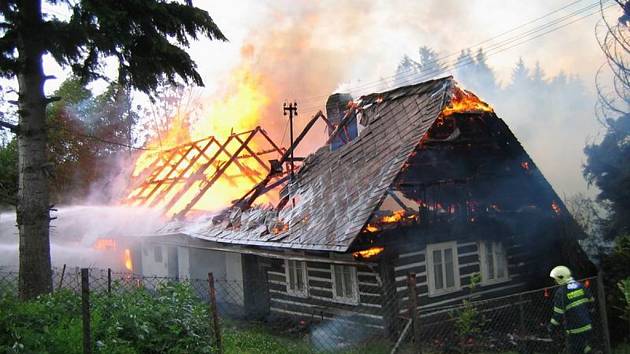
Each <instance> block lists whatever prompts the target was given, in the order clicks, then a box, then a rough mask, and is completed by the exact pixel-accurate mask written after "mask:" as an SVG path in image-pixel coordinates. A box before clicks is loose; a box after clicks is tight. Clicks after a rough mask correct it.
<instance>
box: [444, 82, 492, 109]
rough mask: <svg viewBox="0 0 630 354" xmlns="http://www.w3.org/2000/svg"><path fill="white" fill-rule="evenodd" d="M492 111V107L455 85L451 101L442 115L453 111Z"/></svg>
mask: <svg viewBox="0 0 630 354" xmlns="http://www.w3.org/2000/svg"><path fill="white" fill-rule="evenodd" d="M466 112H493V110H492V107H490V105H489V104H487V103H485V102H484V101H482V100H480V99H479V97H477V96H476V95H475V94H474V93H472V92H470V91H467V90H462V89H461V88H459V87H457V86H455V87H454V88H453V96H452V97H451V101H450V103H449V104H448V106H446V107H445V108H444V110H443V111H442V115H443V116H444V117H446V116H449V115H451V114H453V113H466Z"/></svg>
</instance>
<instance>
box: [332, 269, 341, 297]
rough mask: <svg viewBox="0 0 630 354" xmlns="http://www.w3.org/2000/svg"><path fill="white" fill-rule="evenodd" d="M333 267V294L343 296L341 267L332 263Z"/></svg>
mask: <svg viewBox="0 0 630 354" xmlns="http://www.w3.org/2000/svg"><path fill="white" fill-rule="evenodd" d="M333 268H334V273H335V294H336V295H337V296H343V275H342V272H343V269H342V267H340V266H338V265H334V266H333Z"/></svg>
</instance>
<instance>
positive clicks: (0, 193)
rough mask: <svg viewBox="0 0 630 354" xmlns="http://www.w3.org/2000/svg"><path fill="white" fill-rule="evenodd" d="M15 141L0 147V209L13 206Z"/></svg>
mask: <svg viewBox="0 0 630 354" xmlns="http://www.w3.org/2000/svg"><path fill="white" fill-rule="evenodd" d="M17 164H18V154H17V140H16V139H15V138H13V139H11V141H10V142H8V143H6V144H2V145H0V207H2V206H6V205H15V204H16V200H17V189H18V188H17V186H18V170H17Z"/></svg>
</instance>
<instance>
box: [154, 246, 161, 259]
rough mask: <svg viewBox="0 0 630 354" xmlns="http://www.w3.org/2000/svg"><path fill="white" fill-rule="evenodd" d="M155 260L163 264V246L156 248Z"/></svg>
mask: <svg viewBox="0 0 630 354" xmlns="http://www.w3.org/2000/svg"><path fill="white" fill-rule="evenodd" d="M153 259H154V260H155V261H156V262H158V263H162V246H155V249H153Z"/></svg>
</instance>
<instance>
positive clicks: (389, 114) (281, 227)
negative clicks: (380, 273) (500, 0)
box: [160, 77, 454, 252]
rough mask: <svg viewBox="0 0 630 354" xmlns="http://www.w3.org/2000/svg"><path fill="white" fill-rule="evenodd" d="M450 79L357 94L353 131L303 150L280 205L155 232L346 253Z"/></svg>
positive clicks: (442, 100)
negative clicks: (338, 143)
mask: <svg viewBox="0 0 630 354" xmlns="http://www.w3.org/2000/svg"><path fill="white" fill-rule="evenodd" d="M453 86H454V82H453V79H452V77H446V78H442V79H437V80H432V81H427V82H424V83H420V84H417V85H412V86H406V87H401V88H397V89H394V90H391V91H387V92H384V93H376V94H371V95H367V96H363V97H361V98H360V100H358V112H360V114H361V117H360V120H361V122H362V124H363V125H364V126H365V128H364V129H363V130H362V131H361V133H360V135H359V136H358V137H357V138H355V139H353V140H352V141H350V142H348V143H347V144H345V145H343V146H342V147H340V148H339V149H337V150H334V151H331V150H330V147H328V146H324V147H322V148H320V149H319V150H318V151H317V152H315V153H314V154H312V155H310V156H309V157H308V158H307V159H306V160H305V161H304V164H303V165H302V167H301V168H300V170H299V171H298V172H297V173H296V176H295V178H294V180H293V182H292V183H291V184H290V185H289V186H288V189H289V192H290V195H291V196H292V197H294V198H295V206H293V205H292V203H291V202H289V203H288V204H287V206H286V207H285V208H284V209H282V210H281V211H279V212H278V211H277V210H274V209H272V208H262V207H254V208H251V209H248V210H246V211H243V212H241V211H240V209H238V208H234V209H233V210H232V213H231V214H230V216H229V218H226V220H224V221H223V222H222V223H219V224H213V223H212V221H211V220H210V219H208V221H207V222H206V223H201V224H200V223H199V222H196V223H195V227H194V229H189V227H187V226H186V225H185V224H184V223H182V222H175V223H172V224H170V225H169V226H167V227H166V228H164V229H162V230H161V231H160V233H161V234H173V233H184V234H187V235H190V236H192V237H196V238H200V239H206V240H209V241H216V242H222V243H234V244H240V245H256V246H268V247H282V248H293V249H304V250H322V251H337V252H345V251H347V250H348V248H349V247H350V245H351V244H352V242H353V241H354V239H355V238H356V237H357V236H358V235H359V233H360V232H361V230H362V229H363V227H364V226H365V225H366V224H367V222H368V220H369V218H370V216H371V214H372V213H373V212H374V211H375V209H376V208H377V207H378V206H379V205H380V203H381V202H382V200H383V198H384V197H385V195H386V193H387V190H388V188H389V187H390V185H391V184H392V183H393V182H394V180H395V178H396V176H397V175H398V174H399V172H400V171H401V169H403V166H404V164H405V162H406V161H407V160H408V159H409V157H410V155H411V154H412V153H413V151H414V149H415V148H416V146H417V145H418V144H419V142H420V141H421V139H422V137H423V136H424V135H425V134H426V132H427V131H428V130H429V128H430V127H431V126H432V125H433V123H434V122H435V120H436V119H437V118H438V117H439V115H440V113H441V112H442V109H443V108H444V106H445V105H446V104H447V103H448V100H449V98H450V97H451V95H450V93H451V90H452V87H453Z"/></svg>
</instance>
